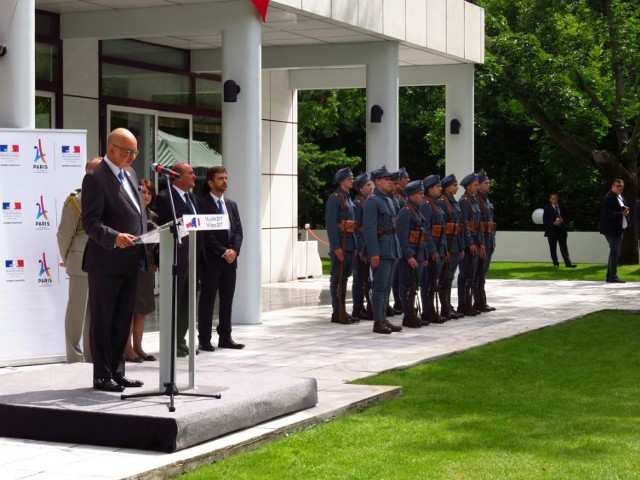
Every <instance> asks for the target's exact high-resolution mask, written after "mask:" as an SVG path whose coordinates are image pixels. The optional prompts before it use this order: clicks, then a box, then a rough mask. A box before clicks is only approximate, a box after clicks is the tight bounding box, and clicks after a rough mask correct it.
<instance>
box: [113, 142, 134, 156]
mask: <svg viewBox="0 0 640 480" xmlns="http://www.w3.org/2000/svg"><path fill="white" fill-rule="evenodd" d="M113 146H114V147H116V148H119V149H120V150H122V151H123V152H124V153H126V154H127V157H133V158H136V157H137V156H138V154H139V153H140V151H139V150H131V149H129V148H122V147H121V146H120V145H116V144H115V143H114V144H113Z"/></svg>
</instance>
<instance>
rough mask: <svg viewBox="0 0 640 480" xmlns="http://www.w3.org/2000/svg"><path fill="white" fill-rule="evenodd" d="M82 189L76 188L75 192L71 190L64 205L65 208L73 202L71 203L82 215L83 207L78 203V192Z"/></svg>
mask: <svg viewBox="0 0 640 480" xmlns="http://www.w3.org/2000/svg"><path fill="white" fill-rule="evenodd" d="M80 190H81V189H80V188H76V189H75V190H74V191H73V192H71V193H70V194H69V196H68V197H67V199H66V200H65V201H64V206H63V208H65V207H66V206H67V204H68V203H69V202H71V205H72V206H73V208H74V209H75V211H76V212H77V213H78V215H82V209H81V208H80V204H79V203H78V194H79V193H80Z"/></svg>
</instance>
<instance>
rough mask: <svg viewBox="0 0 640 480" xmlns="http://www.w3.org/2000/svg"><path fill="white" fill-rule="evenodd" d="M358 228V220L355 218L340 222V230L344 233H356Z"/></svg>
mask: <svg viewBox="0 0 640 480" xmlns="http://www.w3.org/2000/svg"><path fill="white" fill-rule="evenodd" d="M357 229H358V222H356V221H355V220H341V221H340V222H338V231H339V232H342V233H354V232H355V231H356V230H357Z"/></svg>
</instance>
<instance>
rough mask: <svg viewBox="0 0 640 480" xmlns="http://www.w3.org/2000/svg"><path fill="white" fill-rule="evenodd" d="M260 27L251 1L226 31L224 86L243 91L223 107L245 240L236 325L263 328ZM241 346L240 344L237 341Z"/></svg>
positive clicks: (227, 162) (225, 150) (232, 192)
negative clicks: (234, 85)
mask: <svg viewBox="0 0 640 480" xmlns="http://www.w3.org/2000/svg"><path fill="white" fill-rule="evenodd" d="M261 41H262V37H261V24H260V19H259V17H258V16H257V15H256V12H255V8H254V6H253V5H252V4H251V2H246V8H245V9H243V11H241V12H240V13H239V14H238V15H237V16H235V17H234V18H233V19H231V20H230V21H229V22H228V24H227V25H226V26H225V28H224V29H223V31H222V82H223V88H224V83H225V82H227V81H229V80H232V81H234V82H235V83H236V84H237V85H238V86H239V87H240V91H239V93H238V94H237V101H235V102H225V101H224V99H223V102H222V162H223V165H224V166H225V168H226V169H227V172H228V174H229V190H228V195H229V198H231V199H232V200H235V201H236V202H237V203H238V209H239V210H240V217H241V220H242V227H243V232H244V241H243V244H242V249H241V251H240V256H239V257H238V265H239V267H238V278H237V283H236V293H235V298H234V302H233V318H232V322H233V323H236V324H238V323H243V324H247V323H254V324H255V323H260V317H261V311H262V282H261V275H260V272H261V268H262V254H261V248H262V247H261V225H260V183H261V180H260V179H261V157H260V153H261V152H260V151H261V143H262V138H261V117H262V108H261V102H262V88H261V82H262V74H261V72H262V53H261V52H262V49H261V48H262V47H261ZM239 341H241V339H240V340H239Z"/></svg>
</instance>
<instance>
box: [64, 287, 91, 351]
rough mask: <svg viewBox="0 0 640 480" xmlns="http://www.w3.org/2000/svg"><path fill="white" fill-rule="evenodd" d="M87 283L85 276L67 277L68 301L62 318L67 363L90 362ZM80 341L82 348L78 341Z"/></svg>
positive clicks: (89, 316) (89, 315) (89, 317)
mask: <svg viewBox="0 0 640 480" xmlns="http://www.w3.org/2000/svg"><path fill="white" fill-rule="evenodd" d="M88 299H89V282H88V280H87V277H86V275H69V300H68V301H67V310H66V313H65V316H64V335H65V343H66V349H67V363H75V362H91V342H90V340H89V328H90V327H89V325H90V319H91V314H90V312H89V305H88V304H87V302H88ZM81 339H82V348H80V340H81Z"/></svg>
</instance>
